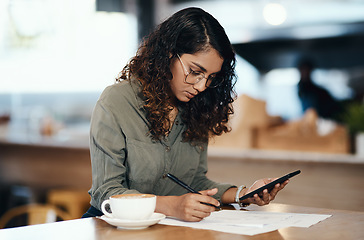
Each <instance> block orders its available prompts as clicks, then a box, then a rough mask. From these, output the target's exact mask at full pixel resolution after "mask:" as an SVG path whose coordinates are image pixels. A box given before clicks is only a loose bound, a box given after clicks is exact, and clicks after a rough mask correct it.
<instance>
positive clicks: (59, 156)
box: [0, 137, 364, 211]
mask: <svg viewBox="0 0 364 240" xmlns="http://www.w3.org/2000/svg"><path fill="white" fill-rule="evenodd" d="M87 142H88V140H87V137H85V138H84V139H83V140H80V141H75V142H59V141H58V142H57V141H54V140H50V139H48V140H45V139H43V140H42V141H38V142H27V141H19V140H14V139H13V140H4V139H0V184H2V185H12V184H18V185H24V186H29V187H30V188H31V189H33V190H34V191H36V192H38V193H42V192H45V191H48V190H49V189H53V188H73V189H81V190H84V191H87V190H88V189H89V188H90V187H91V161H90V154H89V148H88V143H87ZM208 153H209V172H208V176H209V177H210V178H211V179H213V180H215V181H219V182H229V183H233V184H236V185H240V184H245V185H248V186H250V185H251V184H252V183H253V182H254V181H255V180H257V179H260V178H264V177H279V176H281V175H284V174H286V173H288V172H291V171H293V170H296V169H300V170H301V171H302V173H301V174H300V175H298V176H297V177H294V178H293V179H292V180H291V183H290V184H289V185H288V186H287V187H286V189H285V190H284V191H282V192H281V193H280V194H279V195H278V196H277V198H276V200H275V202H279V203H286V204H293V205H301V206H308V207H328V208H333V209H345V210H353V211H364V191H363V190H362V187H363V186H364V174H363V173H364V159H362V158H359V157H356V156H353V155H345V154H344V155H337V154H331V155H330V154H316V153H299V152H279V151H254V150H239V151H237V150H226V149H213V148H210V149H209V152H208Z"/></svg>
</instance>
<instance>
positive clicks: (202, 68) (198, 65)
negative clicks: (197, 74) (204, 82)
mask: <svg viewBox="0 0 364 240" xmlns="http://www.w3.org/2000/svg"><path fill="white" fill-rule="evenodd" d="M192 63H193V64H194V65H196V66H197V67H199V68H200V69H201V70H202V71H203V72H207V70H206V68H204V67H202V66H201V65H200V64H198V63H195V62H192Z"/></svg>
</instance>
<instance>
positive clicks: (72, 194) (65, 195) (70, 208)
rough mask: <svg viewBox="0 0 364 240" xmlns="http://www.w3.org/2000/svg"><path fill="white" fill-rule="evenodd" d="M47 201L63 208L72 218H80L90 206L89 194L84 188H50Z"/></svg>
mask: <svg viewBox="0 0 364 240" xmlns="http://www.w3.org/2000/svg"><path fill="white" fill-rule="evenodd" d="M47 203H48V204H51V205H53V206H57V207H59V208H60V209H64V210H65V211H66V212H67V213H68V214H69V215H70V216H71V218H72V219H76V218H81V217H82V215H83V214H84V213H85V212H86V211H87V209H88V208H89V207H90V195H89V194H88V193H87V191H86V190H75V189H52V190H50V191H49V192H48V194H47Z"/></svg>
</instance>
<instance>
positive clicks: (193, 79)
mask: <svg viewBox="0 0 364 240" xmlns="http://www.w3.org/2000/svg"><path fill="white" fill-rule="evenodd" d="M177 57H178V59H179V61H180V62H181V64H182V67H183V69H184V71H185V74H186V77H185V83H188V84H192V85H195V84H197V83H199V82H200V81H202V80H203V79H206V83H205V86H206V87H207V88H215V87H218V86H219V85H220V84H221V83H222V82H223V81H224V79H223V78H221V77H217V76H216V75H210V76H209V77H207V78H206V77H205V74H204V73H202V72H195V71H193V70H191V71H190V72H188V70H187V68H186V66H185V65H184V64H183V62H182V60H181V58H180V56H179V55H178V54H177Z"/></svg>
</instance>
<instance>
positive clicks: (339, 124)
mask: <svg viewBox="0 0 364 240" xmlns="http://www.w3.org/2000/svg"><path fill="white" fill-rule="evenodd" d="M190 6H197V7H201V8H203V9H205V10H206V11H207V12H209V13H211V14H212V15H213V16H215V17H216V18H217V19H218V20H219V22H220V23H221V25H222V26H223V27H224V28H225V31H226V33H227V35H228V36H229V38H230V41H231V43H232V45H233V48H234V50H235V52H236V58H237V63H236V75H237V82H236V85H235V91H236V101H235V102H234V103H233V104H234V114H233V116H232V118H231V119H230V121H229V126H230V127H231V129H232V130H231V132H229V133H225V134H223V135H221V136H218V137H215V138H213V139H211V141H210V142H209V147H208V166H209V169H208V173H207V175H208V177H209V178H211V179H213V180H215V181H218V182H228V183H232V184H235V185H237V186H238V185H241V184H246V185H247V186H250V185H251V184H252V183H253V182H254V181H255V180H256V179H260V178H264V177H279V176H282V175H284V174H286V173H288V172H292V171H295V170H298V169H299V170H301V174H300V175H299V176H297V177H295V178H293V179H292V180H291V181H290V183H289V184H288V185H287V187H286V188H285V189H284V190H283V191H281V192H280V193H279V194H278V195H277V197H276V199H275V200H274V202H276V203H283V204H290V205H297V206H305V207H317V208H329V209H336V210H349V211H355V212H363V211H364V191H363V185H364V98H363V96H364V57H363V56H364V47H363V43H364V1H363V0H224V1H222V0H199V1H197V0H135V1H133V0H77V1H73V0H63V1H56V0H27V1H25V0H5V1H1V2H0V228H1V227H3V228H8V227H14V226H20V225H27V224H32V223H31V222H29V221H26V220H25V218H24V217H22V218H19V217H18V218H16V219H15V220H14V219H10V218H9V216H10V215H9V213H13V214H15V213H17V211H19V212H20V211H21V210H22V209H23V210H24V206H28V205H30V204H33V205H34V204H37V206H39V207H52V208H53V209H56V212H57V215H58V217H60V218H61V219H63V220H68V219H77V218H80V217H81V216H82V214H83V213H84V212H85V211H86V210H87V209H88V208H89V206H90V205H89V202H90V196H89V195H88V193H87V192H88V190H89V189H90V187H91V178H92V176H91V161H90V153H89V127H90V118H91V114H92V110H93V107H94V106H95V103H96V101H97V99H98V97H99V96H100V94H101V92H102V91H103V90H104V88H105V87H106V86H108V85H111V84H113V83H114V82H115V77H116V76H117V75H118V73H119V72H120V71H121V69H122V68H123V66H124V65H125V64H126V63H127V61H128V60H129V59H130V58H131V57H132V56H133V55H134V54H135V52H136V50H137V48H138V45H139V43H140V42H141V41H142V39H143V37H144V36H146V35H147V34H148V33H149V32H150V31H151V30H152V29H153V28H154V27H155V26H156V25H157V24H158V23H160V22H161V21H163V20H164V19H166V18H167V17H168V16H170V15H171V14H173V13H174V12H176V11H178V10H180V9H182V8H185V7H190ZM304 61H306V62H309V63H310V66H311V67H312V69H311V70H312V72H310V77H311V80H312V81H313V85H314V86H316V88H317V89H322V91H321V92H319V93H317V92H315V91H314V90H310V89H305V90H302V91H306V93H301V81H302V78H303V76H304V73H303V72H302V71H301V65H300V64H301V63H302V62H304ZM316 93H317V94H318V96H317V97H320V98H319V100H318V101H316V102H315V103H316V104H315V103H312V102H310V103H307V102H305V99H304V97H302V94H308V95H309V96H311V95H314V94H316ZM325 96H327V97H328V98H330V101H328V100H325V99H324V98H325ZM306 100H307V99H306ZM311 103H312V105H309V104H311ZM336 105H337V106H339V107H338V108H334V106H336ZM39 211H40V210H39ZM42 211H45V210H44V209H42ZM57 219H58V218H57ZM57 219H55V220H54V221H56V220H57ZM58 220H59V219H58ZM1 224H3V225H2V226H1Z"/></svg>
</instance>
